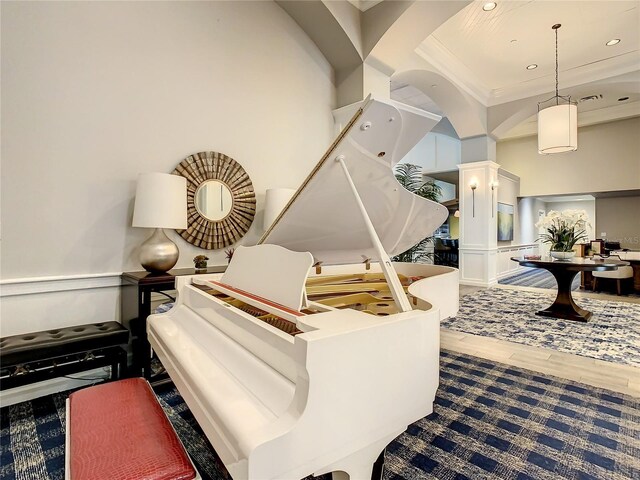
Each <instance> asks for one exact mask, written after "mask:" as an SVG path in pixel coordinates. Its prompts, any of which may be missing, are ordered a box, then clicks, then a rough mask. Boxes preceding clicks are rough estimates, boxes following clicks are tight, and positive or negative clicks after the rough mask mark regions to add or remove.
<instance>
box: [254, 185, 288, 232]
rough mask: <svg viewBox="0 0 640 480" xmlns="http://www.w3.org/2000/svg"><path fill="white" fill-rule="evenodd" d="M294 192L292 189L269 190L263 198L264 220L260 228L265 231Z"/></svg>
mask: <svg viewBox="0 0 640 480" xmlns="http://www.w3.org/2000/svg"><path fill="white" fill-rule="evenodd" d="M294 193H296V191H295V190H294V189H292V188H269V189H267V191H266V192H265V198H264V218H263V220H262V228H263V229H264V230H265V231H266V230H268V229H269V227H270V226H271V224H272V223H273V222H275V220H276V218H278V215H280V213H281V212H282V210H283V209H284V207H286V206H287V203H289V200H291V197H293V194H294Z"/></svg>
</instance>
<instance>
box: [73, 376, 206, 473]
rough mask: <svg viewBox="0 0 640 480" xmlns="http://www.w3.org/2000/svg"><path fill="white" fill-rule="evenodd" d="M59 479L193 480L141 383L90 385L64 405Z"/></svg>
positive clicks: (161, 415) (175, 440)
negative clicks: (63, 464) (62, 467)
mask: <svg viewBox="0 0 640 480" xmlns="http://www.w3.org/2000/svg"><path fill="white" fill-rule="evenodd" d="M66 441H67V447H66V468H65V478H67V479H70V480H106V479H108V480H125V479H126V480H137V479H145V480H192V479H196V478H199V476H198V475H197V472H196V470H195V468H194V467H193V465H192V463H191V461H190V459H189V457H188V455H187V453H186V452H185V450H184V447H183V446H182V443H180V440H179V439H178V437H177V435H176V433H175V431H174V430H173V427H172V426H171V423H170V422H169V420H168V419H167V417H166V415H165V414H164V412H163V410H162V407H161V406H160V404H159V403H158V401H157V400H156V397H155V395H154V393H153V390H151V387H150V386H149V384H148V383H147V382H146V381H145V380H144V379H142V378H130V379H127V380H120V381H117V382H111V383H106V384H102V385H96V386H93V387H89V388H85V389H82V390H79V391H77V392H74V393H72V394H71V395H70V396H69V399H68V400H67V435H66Z"/></svg>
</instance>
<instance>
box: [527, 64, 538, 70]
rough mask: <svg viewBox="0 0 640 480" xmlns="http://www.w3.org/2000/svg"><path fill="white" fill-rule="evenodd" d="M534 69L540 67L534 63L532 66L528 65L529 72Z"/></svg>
mask: <svg viewBox="0 0 640 480" xmlns="http://www.w3.org/2000/svg"><path fill="white" fill-rule="evenodd" d="M534 68H538V65H536V64H535V63H532V64H531V65H527V70H533V69H534Z"/></svg>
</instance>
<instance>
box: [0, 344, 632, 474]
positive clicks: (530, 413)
mask: <svg viewBox="0 0 640 480" xmlns="http://www.w3.org/2000/svg"><path fill="white" fill-rule="evenodd" d="M416 380H419V379H416ZM157 393H158V397H159V399H160V402H161V404H162V406H163V408H164V409H165V411H166V412H167V414H168V416H169V418H170V420H171V421H172V423H173V424H174V426H175V427H176V430H177V432H178V435H179V436H180V438H181V439H182V441H183V443H184V444H185V446H186V448H187V450H188V451H189V454H190V455H191V456H192V458H193V460H194V462H195V464H196V466H197V468H198V469H199V471H200V474H201V475H202V477H203V479H205V480H214V479H228V478H229V477H228V474H227V473H226V471H225V470H224V467H223V466H222V465H220V463H219V461H218V460H217V458H216V456H215V453H214V452H213V450H212V449H211V447H210V446H209V443H208V442H207V440H206V439H205V438H204V436H203V434H202V431H201V430H200V428H199V427H198V425H197V424H196V422H195V420H194V419H193V417H192V415H191V413H190V412H189V410H188V409H187V407H186V406H185V404H184V402H183V401H182V399H181V398H180V396H179V395H178V393H177V392H176V390H175V389H174V388H173V387H172V386H168V387H165V388H164V389H163V390H161V391H158V392H157ZM64 399H65V395H63V394H57V395H53V396H48V397H43V398H41V399H38V400H34V401H32V402H26V403H22V404H19V405H15V406H11V407H6V408H4V409H2V410H1V411H0V419H1V437H0V440H1V442H0V461H1V467H0V478H1V479H3V480H5V479H6V480H8V479H21V480H22V479H27V480H29V479H34V480H40V479H42V480H46V479H62V478H64V408H63V405H64ZM385 460H386V465H385V475H384V478H385V479H386V480H392V479H393V480H399V479H432V478H440V479H459V480H464V479H471V480H476V479H514V480H515V479H518V480H527V479H539V480H547V479H549V480H551V479H562V478H565V479H585V480H586V479H593V480H595V479H611V480H616V479H637V478H640V400H639V399H635V398H632V397H629V396H626V395H622V394H617V393H614V392H610V391H607V390H603V389H600V388H596V387H591V386H586V385H582V384H579V383H575V382H570V381H564V380H562V379H559V378H555V377H548V376H542V375H539V374H536V373H534V372H531V371H527V370H523V369H520V368H515V367H510V366H507V365H503V364H500V363H496V362H493V361H488V360H482V359H479V358H475V357H470V356H467V355H462V354H456V353H451V352H443V353H442V358H441V378H440V388H439V389H438V393H437V397H436V402H435V406H434V413H433V414H432V415H430V416H429V417H426V418H424V419H422V420H420V421H418V422H416V423H414V424H413V425H411V426H410V427H409V429H408V430H407V432H405V433H404V434H402V435H400V436H399V437H398V438H397V439H396V440H395V441H394V442H392V444H391V445H390V446H389V447H388V448H387V452H386V455H385ZM105 480H107V479H105ZM285 480H288V479H285Z"/></svg>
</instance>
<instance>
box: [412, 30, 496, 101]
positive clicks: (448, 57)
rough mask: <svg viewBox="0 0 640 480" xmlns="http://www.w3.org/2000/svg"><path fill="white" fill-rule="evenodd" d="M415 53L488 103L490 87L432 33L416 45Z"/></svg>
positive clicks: (478, 98)
mask: <svg viewBox="0 0 640 480" xmlns="http://www.w3.org/2000/svg"><path fill="white" fill-rule="evenodd" d="M416 53H417V54H418V55H419V56H420V57H422V58H423V59H424V60H426V61H427V62H429V63H430V64H431V65H433V66H434V67H435V68H436V69H437V70H438V71H439V72H440V73H441V74H442V75H443V76H445V77H446V78H447V79H449V80H450V81H451V82H453V83H454V84H455V85H457V86H458V87H460V88H461V89H462V90H464V91H465V92H466V93H468V94H469V95H471V96H472V97H473V98H475V99H476V100H477V101H478V102H480V103H481V104H482V105H487V104H488V102H489V100H490V99H491V89H490V88H488V87H486V86H485V85H484V84H483V83H482V82H481V81H480V79H479V78H478V76H477V75H476V74H475V73H474V72H473V71H472V70H471V69H469V68H468V67H467V66H466V65H465V64H464V63H462V62H461V61H460V60H458V58H457V57H455V56H454V55H453V54H452V53H451V52H450V51H449V50H447V48H446V47H445V46H444V45H443V44H442V43H441V42H440V41H439V40H438V39H436V38H435V37H434V36H433V35H431V36H430V37H428V38H427V39H426V40H425V41H424V42H422V43H421V44H420V45H419V46H418V48H417V49H416Z"/></svg>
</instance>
